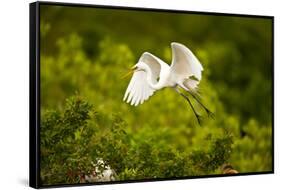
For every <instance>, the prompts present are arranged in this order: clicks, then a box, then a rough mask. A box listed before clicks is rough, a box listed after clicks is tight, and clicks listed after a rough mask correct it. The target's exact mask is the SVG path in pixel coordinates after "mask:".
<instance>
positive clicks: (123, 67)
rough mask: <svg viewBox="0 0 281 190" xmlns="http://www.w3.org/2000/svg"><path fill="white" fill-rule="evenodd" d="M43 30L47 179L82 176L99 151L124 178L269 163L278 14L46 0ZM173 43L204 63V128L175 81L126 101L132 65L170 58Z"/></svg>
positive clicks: (251, 168) (259, 167) (258, 168)
mask: <svg viewBox="0 0 281 190" xmlns="http://www.w3.org/2000/svg"><path fill="white" fill-rule="evenodd" d="M40 34H41V37H40V39H41V41H40V64H41V118H42V119H41V120H42V122H41V123H42V124H41V125H42V126H41V127H42V130H41V180H42V183H43V184H59V183H81V182H82V181H81V175H85V173H87V172H89V171H90V170H91V167H92V166H91V162H95V160H96V159H98V158H102V159H103V160H104V161H105V162H106V164H107V165H109V166H110V167H111V168H112V169H114V171H115V174H114V175H115V180H130V179H152V178H167V177H168V178H170V177H184V176H190V175H208V174H221V173H222V171H221V165H223V164H225V163H229V164H231V165H232V166H233V168H234V169H236V170H237V171H238V172H240V173H246V172H263V171H271V170H272V114H273V113H272V88H273V87H272V63H273V60H272V59H273V58H272V51H273V50H272V19H270V18H262V17H239V16H222V15H202V14H199V13H198V14H191V13H173V12H169V13H168V12H153V11H136V10H117V9H105V8H86V7H69V6H50V5H41V7H40ZM171 42H180V43H182V44H185V45H186V46H187V47H189V48H190V49H191V50H192V51H193V52H194V54H195V55H196V56H197V57H198V59H199V60H200V61H201V63H202V65H203V67H204V72H203V77H202V81H201V82H200V85H199V89H200V91H201V94H202V101H203V103H204V104H205V105H206V106H207V107H208V108H210V109H211V110H212V111H213V112H214V113H215V119H214V120H212V119H210V118H208V117H207V115H205V114H204V111H203V110H202V109H201V107H200V106H199V105H198V104H196V102H195V101H193V104H195V108H196V109H197V110H199V111H200V113H201V114H202V116H203V117H204V121H203V124H202V126H199V125H198V124H197V122H196V118H195V117H194V115H193V113H192V110H191V108H190V107H189V105H188V104H187V103H186V102H185V100H184V99H183V98H182V97H180V96H179V95H178V94H177V93H175V91H173V90H171V89H163V90H161V91H158V92H156V93H155V94H154V95H153V96H152V97H151V98H150V99H149V100H148V101H146V102H145V103H144V104H142V105H140V106H137V107H134V106H130V105H129V104H126V103H125V102H123V101H122V99H123V95H124V93H125V90H126V87H127V85H128V83H129V79H122V76H123V75H124V74H125V73H126V72H127V70H128V68H130V67H131V66H133V65H134V64H135V63H136V62H137V60H138V59H139V57H140V56H141V54H142V53H143V52H145V51H148V52H150V53H152V54H154V55H156V56H158V57H159V58H161V59H163V60H164V61H166V62H167V63H169V64H170V62H171V56H172V55H171V48H170V43H171ZM70 113H71V114H72V115H71V114H70ZM69 114H70V115H69ZM82 121H83V122H82ZM62 128H65V129H66V130H62ZM85 129H87V130H88V131H87V132H84V131H85ZM82 130H83V132H82ZM116 130H117V131H116Z"/></svg>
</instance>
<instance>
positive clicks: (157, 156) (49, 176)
mask: <svg viewBox="0 0 281 190" xmlns="http://www.w3.org/2000/svg"><path fill="white" fill-rule="evenodd" d="M104 119H106V120H107V122H108V125H106V126H104V125H102V123H103V122H101V121H102V120H104ZM126 125H127V124H126V123H125V121H124V120H123V119H122V118H121V117H120V116H118V115H113V116H106V115H103V116H101V115H100V114H99V113H98V112H96V111H94V110H93V107H92V105H90V104H89V103H88V102H86V101H85V100H83V99H81V97H79V96H75V97H71V98H70V99H68V100H67V102H66V106H65V108H63V109H62V110H61V111H59V112H58V111H48V112H46V113H44V115H43V120H42V123H41V158H42V160H41V166H42V167H41V180H42V181H43V182H44V184H60V183H79V182H81V181H80V179H81V176H83V175H84V174H88V173H90V172H91V171H92V170H93V162H95V161H96V160H98V159H100V158H102V159H103V161H104V162H105V165H104V167H103V168H100V169H101V171H103V170H105V169H106V168H105V166H110V167H111V168H112V169H113V170H114V171H115V173H116V174H115V175H116V176H115V177H116V179H117V180H135V179H152V178H170V177H183V176H190V175H203V174H210V173H212V172H214V171H215V170H216V169H217V168H218V167H219V166H221V165H222V164H223V163H224V162H226V161H227V160H228V158H229V157H230V152H231V150H232V148H231V145H232V137H231V136H229V135H228V134H226V135H225V136H224V137H221V138H210V137H209V138H208V139H207V140H206V143H208V144H210V145H209V147H208V148H202V149H196V150H192V151H190V152H187V151H178V150H176V149H174V148H173V147H172V146H166V147H162V148H161V149H160V148H159V147H158V144H157V141H161V140H162V137H163V136H166V135H169V134H167V133H169V132H168V131H160V136H157V137H155V138H153V139H144V140H143V141H142V142H140V143H136V139H134V135H133V133H127V132H126V131H125V130H124V128H126Z"/></svg>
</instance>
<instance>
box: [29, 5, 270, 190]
mask: <svg viewBox="0 0 281 190" xmlns="http://www.w3.org/2000/svg"><path fill="white" fill-rule="evenodd" d="M42 5H54V6H71V7H88V8H89V7H90V8H96V9H98V8H106V9H119V10H137V11H155V12H172V13H188V14H201V15H217V16H231V17H247V18H266V19H270V20H271V22H272V39H271V40H272V113H273V114H272V139H271V140H272V171H266V172H248V173H239V174H234V175H232V174H230V175H224V174H216V175H204V176H189V177H176V178H168V179H167V178H164V179H161V178H157V179H144V180H130V181H110V182H95V183H86V184H80V183H79V184H63V185H56V184H54V185H47V186H42V184H41V182H40V6H42ZM29 15H30V17H29V22H30V23H29V39H30V41H29V44H30V47H29V48H30V49H29V52H30V55H29V56H30V65H29V67H30V68H29V71H30V74H29V185H30V186H31V187H33V188H50V187H69V186H89V185H99V184H119V183H132V182H148V181H162V180H178V179H194V178H210V177H229V176H230V177H231V176H244V175H257V174H273V173H274V17H273V16H263V15H247V14H232V13H217V12H200V11H187V10H168V9H155V8H141V7H138V8H136V7H120V6H108V5H107V6H103V5H91V4H76V3H58V2H45V1H44V2H40V1H37V2H34V3H30V4H29Z"/></svg>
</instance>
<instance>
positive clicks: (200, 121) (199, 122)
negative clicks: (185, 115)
mask: <svg viewBox="0 0 281 190" xmlns="http://www.w3.org/2000/svg"><path fill="white" fill-rule="evenodd" d="M195 116H196V119H197V121H198V124H199V125H200V126H202V120H203V117H202V116H201V115H199V114H195Z"/></svg>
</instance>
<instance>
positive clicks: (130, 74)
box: [122, 66, 137, 79]
mask: <svg viewBox="0 0 281 190" xmlns="http://www.w3.org/2000/svg"><path fill="white" fill-rule="evenodd" d="M136 69H137V67H136V66H133V67H132V68H131V69H130V70H129V72H128V73H126V74H125V75H124V76H123V77H122V79H125V78H128V77H129V76H132V74H133V73H134V72H135V70H136Z"/></svg>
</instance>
